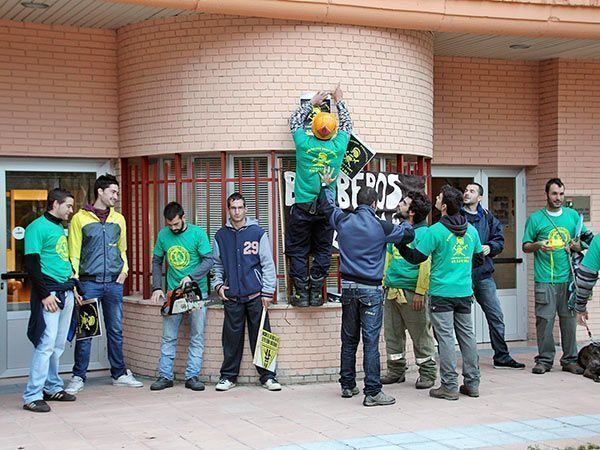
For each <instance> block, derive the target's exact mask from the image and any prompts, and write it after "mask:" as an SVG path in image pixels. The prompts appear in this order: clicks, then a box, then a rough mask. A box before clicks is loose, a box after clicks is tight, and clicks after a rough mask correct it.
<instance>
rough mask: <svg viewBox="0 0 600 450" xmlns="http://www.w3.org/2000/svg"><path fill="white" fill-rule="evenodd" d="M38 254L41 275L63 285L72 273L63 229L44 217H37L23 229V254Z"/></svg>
mask: <svg viewBox="0 0 600 450" xmlns="http://www.w3.org/2000/svg"><path fill="white" fill-rule="evenodd" d="M35 253H37V254H39V255H40V263H41V266H42V273H43V274H44V275H47V276H49V277H50V278H52V279H53V280H55V281H58V282H59V283H64V282H65V281H67V280H68V279H69V278H71V274H72V273H73V268H72V267H71V261H69V245H68V244H67V236H66V235H65V229H64V228H63V226H62V225H61V224H59V223H54V222H51V221H50V220H48V219H46V218H45V217H44V216H41V217H38V218H37V219H35V220H34V221H33V222H31V223H30V224H29V225H28V226H27V228H26V229H25V254H26V255H31V254H35Z"/></svg>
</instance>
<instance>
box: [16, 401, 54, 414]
mask: <svg viewBox="0 0 600 450" xmlns="http://www.w3.org/2000/svg"><path fill="white" fill-rule="evenodd" d="M23 409H24V410H26V411H31V412H36V413H46V412H50V405H48V403H46V402H45V401H44V400H34V401H32V402H30V403H26V404H24V405H23Z"/></svg>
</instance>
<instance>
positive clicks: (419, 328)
mask: <svg viewBox="0 0 600 450" xmlns="http://www.w3.org/2000/svg"><path fill="white" fill-rule="evenodd" d="M414 295H415V293H414V292H412V291H409V290H406V289H405V290H404V296H405V297H406V301H407V302H408V303H404V304H399V303H398V302H397V301H395V300H388V299H387V298H386V301H385V304H384V306H383V321H384V337H385V348H386V353H387V369H388V375H394V376H400V377H401V376H403V375H404V373H405V372H406V367H407V363H406V354H405V353H406V331H407V330H408V333H409V334H410V337H411V339H412V342H413V350H414V354H415V359H416V363H417V366H419V375H420V376H421V379H424V380H435V379H436V374H437V369H436V363H435V359H433V355H434V352H435V342H434V339H433V332H432V330H431V322H430V321H429V317H428V312H427V309H428V308H427V305H426V304H424V305H423V308H421V310H420V311H415V310H413V309H412V302H413V296H414Z"/></svg>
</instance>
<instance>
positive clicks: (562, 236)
mask: <svg viewBox="0 0 600 450" xmlns="http://www.w3.org/2000/svg"><path fill="white" fill-rule="evenodd" d="M570 240H571V234H570V233H569V230H567V229H566V228H564V227H558V228H553V229H552V230H551V231H550V233H548V245H549V246H550V247H552V248H553V249H554V250H559V249H562V248H565V246H566V245H567V243H568V242H569V241H570Z"/></svg>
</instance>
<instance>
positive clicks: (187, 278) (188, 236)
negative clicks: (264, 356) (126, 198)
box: [150, 202, 213, 391]
mask: <svg viewBox="0 0 600 450" xmlns="http://www.w3.org/2000/svg"><path fill="white" fill-rule="evenodd" d="M163 215H164V216H165V221H166V223H167V226H166V227H164V228H163V229H162V230H160V232H159V233H158V238H157V239H156V243H155V244H154V256H153V257H152V290H153V292H152V301H153V302H154V303H158V302H160V301H161V299H164V297H165V294H164V292H163V290H162V266H163V260H164V258H165V255H166V257H167V267H168V268H167V290H168V291H173V290H175V289H178V288H185V285H186V284H187V283H190V282H192V281H195V282H197V283H198V287H199V289H200V292H201V293H202V297H203V298H206V297H207V296H208V283H207V280H206V276H207V275H208V272H209V271H210V269H211V268H212V266H213V257H212V251H211V248H210V242H209V241H208V236H207V235H206V231H204V230H203V229H202V228H200V227H199V226H197V225H193V224H188V223H187V222H186V219H185V212H184V211H183V207H182V206H181V205H180V204H179V203H177V202H171V203H169V204H168V205H167V206H165V210H164V214H163ZM183 315H184V314H174V315H171V316H169V315H167V316H163V335H162V342H161V345H160V361H159V367H158V377H159V378H158V380H156V381H155V382H154V383H152V385H151V386H150V390H152V391H161V390H163V389H166V388H170V387H173V362H174V360H175V351H176V349H177V336H178V335H179V326H180V325H181V321H182V319H183ZM186 315H187V316H188V317H189V320H190V345H189V349H188V361H187V367H186V369H185V387H186V388H188V389H191V390H193V391H203V390H204V383H202V381H200V380H199V379H198V377H199V376H200V371H201V370H202V353H203V352H204V323H205V321H206V306H202V307H199V308H196V309H193V310H191V311H189V312H188V313H186Z"/></svg>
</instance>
